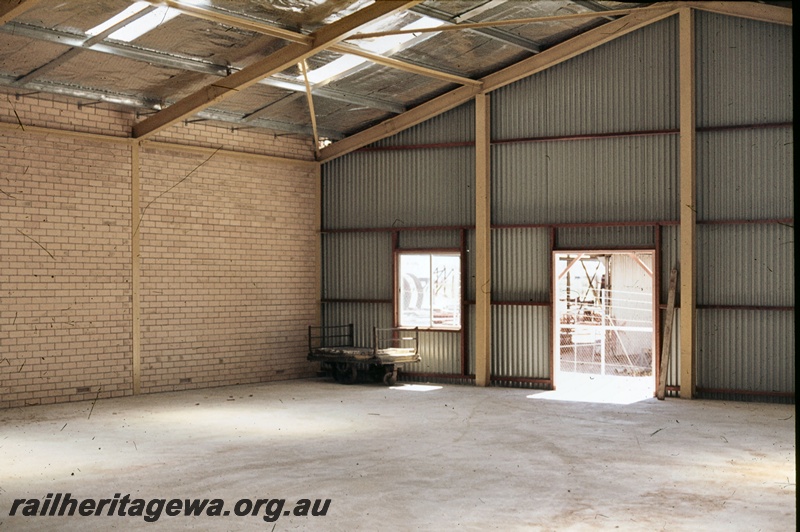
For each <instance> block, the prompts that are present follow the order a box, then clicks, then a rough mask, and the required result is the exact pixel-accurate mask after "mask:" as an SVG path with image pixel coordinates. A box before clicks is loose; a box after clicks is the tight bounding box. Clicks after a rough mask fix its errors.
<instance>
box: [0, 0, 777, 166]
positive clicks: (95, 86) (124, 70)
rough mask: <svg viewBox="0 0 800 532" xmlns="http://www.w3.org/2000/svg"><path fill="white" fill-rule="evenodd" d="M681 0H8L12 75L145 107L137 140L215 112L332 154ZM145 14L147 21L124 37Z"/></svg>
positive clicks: (58, 90) (212, 117) (27, 82)
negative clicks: (340, 145) (309, 140)
mask: <svg viewBox="0 0 800 532" xmlns="http://www.w3.org/2000/svg"><path fill="white" fill-rule="evenodd" d="M692 4H694V5H698V4H709V6H711V5H712V4H714V5H718V6H719V5H723V4H739V6H742V5H744V4H746V5H748V6H749V7H748V8H746V9H748V10H749V11H743V12H745V13H750V12H751V13H754V14H759V13H766V14H765V15H763V16H762V17H761V18H762V20H771V19H770V17H777V18H779V19H780V18H781V17H782V18H783V22H782V23H787V22H786V20H788V23H789V24H791V8H789V7H786V5H788V4H789V3H788V2H770V3H750V2H746V3H739V2H730V3H727V2H695V3H692ZM677 5H678V4H677V3H670V2H636V3H632V2H611V1H605V0H530V1H520V0H425V1H403V0H397V1H394V0H389V1H387V0H381V1H379V2H372V1H371V0H269V1H266V0H161V1H149V2H133V1H132V0H0V87H2V88H3V89H4V90H5V91H6V92H12V93H16V94H33V93H55V94H61V95H66V96H70V97H77V98H80V99H81V101H83V102H84V103H91V104H95V103H98V104H102V103H110V104H115V105H122V106H125V107H128V108H133V109H135V110H136V113H137V118H138V122H137V124H136V126H134V128H133V131H132V132H131V134H132V136H133V137H137V138H147V137H148V136H150V135H153V134H155V133H157V132H158V131H160V130H161V129H164V128H165V127H169V126H170V125H172V124H175V123H179V122H186V121H197V120H202V121H210V122H212V123H214V124H219V125H220V126H224V127H227V128H263V129H266V130H270V131H273V132H277V133H281V134H294V135H303V136H308V137H313V138H314V139H315V141H316V142H317V146H319V148H320V149H322V156H321V157H319V158H320V159H324V158H325V157H324V152H325V151H328V148H324V147H325V146H328V145H331V146H333V145H336V143H337V142H340V141H342V140H343V139H348V138H350V139H353V136H354V135H357V134H361V135H362V136H363V138H364V140H363V141H360V143H361V145H364V144H365V143H366V142H368V141H369V140H370V138H371V137H370V136H369V135H365V133H366V132H368V131H370V130H371V129H372V130H374V129H375V126H376V125H378V124H381V123H384V122H385V123H387V124H388V123H392V121H393V120H395V121H397V120H399V121H400V123H404V124H405V125H406V126H407V125H409V124H410V123H411V121H410V119H402V117H404V116H410V115H411V114H412V113H409V112H410V111H411V110H414V109H417V110H420V109H422V108H423V107H424V106H425V105H427V106H428V107H430V108H435V107H436V105H437V102H440V101H441V102H443V103H442V105H443V106H445V105H450V106H451V107H452V106H453V104H458V103H459V102H460V101H462V100H466V99H468V98H469V97H471V95H474V94H476V93H478V92H480V91H482V90H488V89H491V88H496V86H497V85H498V84H499V83H507V82H509V81H508V80H509V79H513V77H514V75H516V74H514V75H508V76H506V75H505V73H506V72H509V71H510V70H511V69H513V68H514V67H515V65H523V66H522V67H520V68H523V69H524V68H527V66H526V65H528V64H529V63H530V62H531V61H535V60H536V57H537V56H539V55H540V54H542V57H544V56H546V55H547V53H550V52H552V51H553V49H557V48H558V45H560V44H562V43H565V42H568V41H571V40H574V39H575V38H577V37H579V36H581V35H584V34H585V35H593V30H594V33H597V32H598V30H596V28H599V27H601V26H605V27H608V28H612V26H613V25H614V24H617V25H618V26H619V28H622V27H625V25H627V21H628V19H631V20H632V21H633V22H636V23H638V22H640V21H641V20H645V21H647V20H648V19H647V17H652V18H651V20H655V19H657V17H660V16H664V15H665V14H667V13H671V12H674V9H675V8H676V6H677ZM684 5H686V3H684ZM737 9H740V10H743V9H744V8H742V7H739V8H737ZM126 10H127V11H126ZM119 14H122V15H123V16H122V18H120V19H119V20H117V21H116V23H115V21H114V20H113V17H115V16H116V15H119ZM634 17H635V18H634ZM754 18H757V17H754ZM150 19H152V20H153V22H152V23H150V24H146V21H148V20H150ZM108 21H111V22H108ZM135 21H138V23H139V24H142V27H140V28H139V30H138V31H139V32H141V33H140V34H138V35H137V34H136V33H132V34H129V35H125V34H124V33H125V30H131V31H132V30H133V29H134V26H135V24H136V22H135ZM107 22H108V23H107ZM104 23H107V24H106V25H105V26H103V24H104ZM109 24H110V25H111V26H110V27H109ZM609 25H610V26H609ZM454 26H457V29H456V28H454ZM631 27H633V26H631ZM616 29H618V28H616V27H615V30H616ZM376 33H377V35H376ZM370 34H371V35H370ZM548 51H550V52H548ZM503 76H505V78H504V77H503ZM518 77H522V76H518ZM501 78H502V79H501ZM489 80H491V83H489ZM492 84H493V85H492ZM312 110H313V112H312ZM428 114H430V112H429V111H428ZM420 116H423V117H424V116H427V115H424V114H420ZM417 121H418V120H417ZM353 145H355V144H353ZM323 148H324V149H323Z"/></svg>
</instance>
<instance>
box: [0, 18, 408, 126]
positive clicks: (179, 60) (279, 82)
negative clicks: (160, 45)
mask: <svg viewBox="0 0 800 532" xmlns="http://www.w3.org/2000/svg"><path fill="white" fill-rule="evenodd" d="M0 32H2V33H8V34H10V35H17V36H22V37H26V38H28V39H36V40H42V41H47V42H52V43H56V44H61V45H65V46H72V47H81V46H83V47H84V48H86V49H89V50H91V51H93V52H99V53H103V54H109V55H115V56H118V57H126V58H128V59H133V60H135V61H144V62H146V63H152V64H154V65H158V66H165V67H169V68H177V69H179V70H188V71H190V72H200V73H202V74H211V75H214V76H220V77H225V76H227V75H228V67H227V66H226V65H217V64H214V63H209V62H207V61H201V60H198V59H192V58H189V57H179V56H175V55H169V54H165V53H163V52H157V51H153V50H145V49H142V48H138V47H136V46H132V45H130V44H127V43H123V42H117V41H109V42H98V43H95V44H92V45H91V46H87V45H86V37H85V36H80V35H76V34H73V33H66V32H63V31H58V30H51V29H47V28H40V27H37V26H30V25H28V24H18V23H16V22H10V23H8V24H6V25H5V26H0ZM38 74H39V72H37V75H38ZM259 83H261V84H263V85H268V86H270V87H277V88H279V89H286V90H290V91H294V92H299V93H301V94H302V93H304V92H305V89H304V88H303V85H302V84H301V83H297V82H291V81H287V80H285V79H281V78H279V77H272V78H265V79H262V80H261V81H260V82H259ZM312 92H313V93H314V96H319V97H321V98H327V99H329V100H335V101H339V102H344V103H349V104H353V105H359V106H363V107H369V108H372V109H380V110H382V111H387V112H390V113H394V114H400V113H402V112H404V111H406V108H405V106H404V105H402V104H399V103H396V102H388V101H386V100H379V99H377V98H371V97H368V96H358V95H355V94H349V93H346V92H344V91H341V90H338V89H331V88H325V87H314V88H313V89H312Z"/></svg>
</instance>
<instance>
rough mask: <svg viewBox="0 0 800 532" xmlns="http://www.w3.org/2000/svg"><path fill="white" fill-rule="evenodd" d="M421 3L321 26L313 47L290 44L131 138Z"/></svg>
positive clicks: (386, 5)
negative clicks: (374, 22)
mask: <svg viewBox="0 0 800 532" xmlns="http://www.w3.org/2000/svg"><path fill="white" fill-rule="evenodd" d="M420 1H421V0H408V1H400V0H384V1H382V2H375V3H374V4H371V5H369V6H367V7H365V8H364V9H361V10H359V11H356V12H355V13H352V14H351V15H348V16H346V17H344V18H342V19H339V20H337V21H336V22H334V23H333V24H330V25H327V26H323V27H322V28H320V29H319V30H317V31H316V32H314V33H312V34H311V37H312V38H313V43H314V44H313V45H311V46H308V45H305V44H300V43H291V44H289V45H286V46H284V47H283V48H281V49H280V50H278V51H277V52H275V53H273V54H271V55H269V56H267V57H265V58H263V59H261V60H259V61H256V62H255V63H254V64H252V65H250V66H248V67H246V68H243V69H242V70H239V71H238V72H236V73H234V74H231V75H230V76H228V77H226V78H223V79H222V80H220V81H217V82H215V83H212V84H210V85H207V86H206V87H204V88H203V89H201V90H199V91H197V92H195V93H194V94H191V95H190V96H187V97H186V98H184V99H183V100H181V101H179V102H177V103H176V104H174V105H171V106H169V107H167V108H166V109H164V110H163V111H160V112H158V113H156V114H155V115H153V116H151V117H150V118H147V119H145V120H143V121H142V122H139V123H138V124H136V125H134V126H133V137H134V138H147V137H149V136H151V135H154V134H156V133H158V132H159V131H161V130H162V129H165V128H167V127H169V126H171V125H172V124H174V123H176V122H178V121H180V120H183V119H184V118H186V117H189V116H191V115H193V114H196V113H197V112H198V111H201V110H203V109H205V108H206V107H209V106H211V105H213V104H214V103H216V102H219V101H221V100H223V99H225V98H227V97H230V96H231V95H233V94H236V93H237V92H239V91H241V90H244V89H246V88H247V87H249V86H251V85H253V84H254V83H258V82H259V81H260V80H262V79H264V78H266V77H268V76H271V75H272V74H275V73H277V72H280V71H282V70H285V69H287V68H289V67H290V66H293V65H295V64H297V63H298V62H300V61H303V60H305V59H307V58H309V57H311V56H312V55H314V54H316V53H318V52H320V51H321V50H324V49H325V48H328V47H329V46H331V45H333V44H336V43H337V42H339V41H341V40H342V39H345V38H347V37H349V36H350V35H352V34H353V33H355V32H356V31H357V30H358V28H359V27H361V26H363V25H364V24H366V23H368V22H371V21H373V20H375V19H378V18H381V17H384V16H386V15H389V14H392V13H395V12H397V11H400V10H402V9H407V8H409V7H411V6H413V5H414V4H416V3H419V2H420Z"/></svg>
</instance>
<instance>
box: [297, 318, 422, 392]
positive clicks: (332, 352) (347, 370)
mask: <svg viewBox="0 0 800 532" xmlns="http://www.w3.org/2000/svg"><path fill="white" fill-rule="evenodd" d="M418 347H419V329H418V328H414V329H406V328H400V327H391V328H378V327H373V328H372V347H358V346H356V345H355V341H354V335H353V324H352V323H350V324H347V325H328V326H322V327H315V326H311V325H310V326H309V327H308V360H311V361H314V362H320V363H321V364H320V365H321V369H322V371H324V372H325V373H327V374H330V375H333V377H334V378H335V379H336V381H337V382H340V383H342V384H352V383H354V382H356V381H357V380H358V377H359V373H361V374H366V375H370V376H372V377H377V378H381V379H383V383H384V384H386V385H388V386H392V385H394V384H395V383H397V370H398V369H399V368H400V367H401V366H402V365H404V364H411V363H413V362H419V361H420V356H419V352H418Z"/></svg>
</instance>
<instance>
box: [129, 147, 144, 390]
mask: <svg viewBox="0 0 800 532" xmlns="http://www.w3.org/2000/svg"><path fill="white" fill-rule="evenodd" d="M140 148H141V145H140V143H139V142H136V141H134V142H131V314H132V323H131V334H132V352H131V356H132V361H131V362H132V368H131V372H132V375H131V377H132V381H133V395H138V394H139V393H141V373H142V367H141V361H142V336H141V332H142V329H141V306H140V296H141V293H140V283H141V265H140V261H139V239H140V237H141V231H140V230H139V229H140V228H139V224H140V223H141V213H140V212H139V175H140V172H141V167H140V162H139V150H140Z"/></svg>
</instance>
